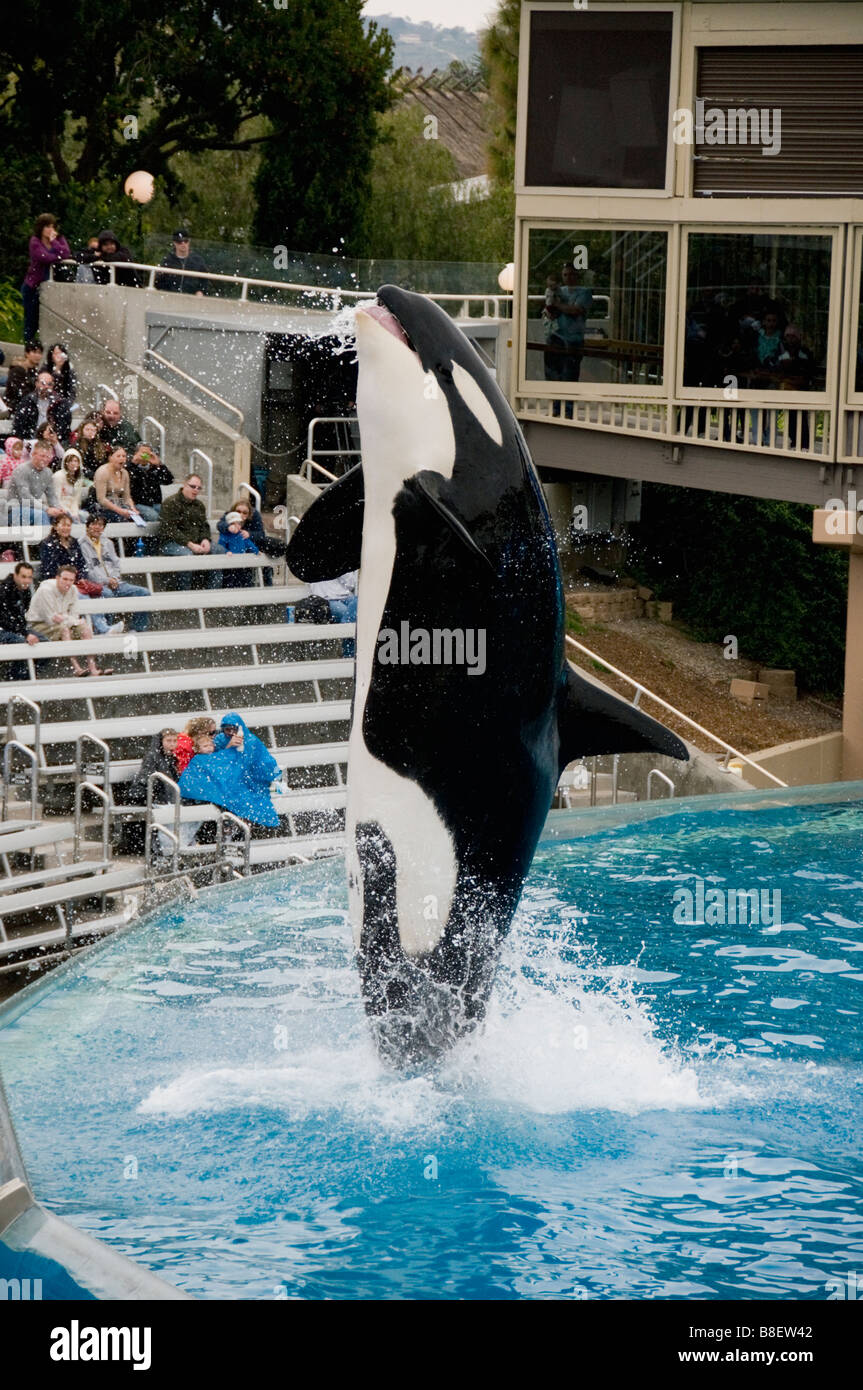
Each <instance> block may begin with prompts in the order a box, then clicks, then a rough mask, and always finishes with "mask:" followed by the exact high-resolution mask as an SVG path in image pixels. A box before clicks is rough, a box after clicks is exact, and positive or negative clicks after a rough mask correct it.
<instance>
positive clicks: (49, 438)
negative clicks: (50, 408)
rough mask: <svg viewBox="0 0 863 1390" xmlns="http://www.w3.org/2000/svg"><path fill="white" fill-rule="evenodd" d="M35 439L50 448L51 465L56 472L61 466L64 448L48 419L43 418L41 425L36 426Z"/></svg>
mask: <svg viewBox="0 0 863 1390" xmlns="http://www.w3.org/2000/svg"><path fill="white" fill-rule="evenodd" d="M36 439H37V441H41V443H43V444H47V445H48V447H49V449H50V450H51V467H52V468H53V470H54V472H55V473H56V472H57V469H58V468H60V467H61V466H62V463H63V455H64V453H65V450H64V448H63V445H62V444H61V443H60V439H59V437H58V434H57V431H56V430H55V428H54V426H53V425H52V424H51V421H50V420H45V421H44V422H43V423H42V424H41V425H37V426H36Z"/></svg>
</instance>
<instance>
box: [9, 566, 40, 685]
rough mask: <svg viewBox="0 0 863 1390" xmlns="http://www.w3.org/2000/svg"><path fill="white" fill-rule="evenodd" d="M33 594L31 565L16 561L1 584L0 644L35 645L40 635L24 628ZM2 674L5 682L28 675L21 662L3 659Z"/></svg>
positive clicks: (23, 663) (37, 643)
mask: <svg viewBox="0 0 863 1390" xmlns="http://www.w3.org/2000/svg"><path fill="white" fill-rule="evenodd" d="M32 597H33V566H32V565H28V564H27V562H26V560H19V561H18V564H17V565H16V566H15V569H14V570H13V571H12V573H11V574H7V576H6V578H5V579H4V580H3V582H2V584H0V646H6V645H11V644H12V643H16V644H17V643H19V642H20V643H22V644H26V645H27V646H28V647H38V645H39V642H40V640H41V639H40V638H39V637H37V636H36V633H35V632H30V630H29V629H28V627H27V609H28V608H29V607H30V600H31V599H32ZM2 665H3V675H4V678H5V679H6V680H8V681H26V680H27V679H28V677H29V675H30V672H29V671H28V669H27V663H26V662H24V661H4V662H3V663H2Z"/></svg>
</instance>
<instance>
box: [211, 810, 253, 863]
mask: <svg viewBox="0 0 863 1390" xmlns="http://www.w3.org/2000/svg"><path fill="white" fill-rule="evenodd" d="M226 820H228V821H232V822H233V824H234V825H238V826H239V827H240V829H241V830H242V832H243V878H248V876H249V873H250V871H251V854H252V832H251V829H250V827H249V824H248V821H244V820H241V819H240V817H239V816H235V815H234V813H233V811H226V810H224V809H222V810H221V814H220V816H219V830H218V837H219V838H218V853H219V857H220V858H221V859H222V860H224V858H225V821H226Z"/></svg>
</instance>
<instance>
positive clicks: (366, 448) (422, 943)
mask: <svg viewBox="0 0 863 1390" xmlns="http://www.w3.org/2000/svg"><path fill="white" fill-rule="evenodd" d="M358 319H359V316H358ZM363 328H365V329H366V331H367V332H369V333H370V336H371V335H374V337H375V340H376V342H375V345H376V346H377V347H378V349H379V350H380V351H383V352H384V353H387V352H388V351H389V349H390V347H391V348H392V354H393V362H392V373H393V374H394V373H395V372H396V371H397V374H398V377H399V378H400V379H399V380H398V382H394V381H393V380H392V375H391V374H390V373H387V376H389V380H388V381H387V389H388V391H390V392H393V391H395V392H397V393H398V399H399V401H400V403H401V405H402V407H403V410H404V418H405V424H406V425H407V424H410V426H411V427H412V428H411V434H412V435H413V438H412V439H411V440H410V444H409V446H407V441H406V439H405V438H404V436H403V435H401V434H400V432H398V431H395V430H393V428H392V421H391V420H389V421H388V422H387V423H386V425H385V426H383V427H382V428H380V429H377V428H376V427H375V426H376V410H375V400H374V397H373V396H372V390H380V386H379V384H378V383H379V380H380V377H379V375H378V376H376V377H375V378H373V380H372V382H371V383H370V384H371V388H372V389H371V390H370V389H368V387H367V379H364V372H363V370H362V366H361V369H360V374H359V385H358V393H357V407H358V409H357V413H358V415H359V417H360V421H361V431H362V448H363V472H364V475H365V478H366V488H365V517H364V522H363V545H362V561H361V566H360V582H359V588H358V605H357V643H356V646H357V657H356V685H355V691H354V716H353V724H352V726H351V736H350V744H349V751H348V806H347V824H346V830H347V868H348V891H349V895H350V909H351V921H352V923H353V931H354V944H355V945H356V947H357V949H359V947H360V941H361V935H362V925H363V875H362V871H361V866H360V859H359V853H358V849H357V834H356V832H357V826H358V825H362V824H365V823H372V824H375V825H378V826H380V828H381V830H382V832H383V833H384V835H385V836H386V837H387V839H388V840H389V842H390V844H391V845H392V848H393V853H394V855H395V864H396V904H397V912H398V925H399V939H400V941H401V946H402V950H403V951H404V953H405V955H407V956H418V955H423V954H425V953H426V952H428V951H431V950H433V949H434V947H435V946H436V945H437V943H438V942H439V941H440V938H441V936H442V934H443V931H444V928H445V926H446V922H447V917H448V916H449V911H450V908H451V906H452V901H453V895H454V893H455V885H456V879H457V876H458V864H457V863H456V856H455V847H454V845H453V840H452V836H451V834H450V832H449V830H448V828H447V827H446V825H445V824H444V823H443V821H442V820H441V818H440V816H439V815H438V812H437V809H436V807H435V805H434V802H433V801H432V800H431V799H430V798H429V797H428V796H427V795H426V794H425V792H424V791H423V789H422V788H421V787H420V786H419V785H418V784H417V783H416V782H413V781H411V780H410V779H409V778H407V777H403V776H401V774H400V773H398V772H394V771H393V770H392V769H391V768H389V767H387V766H386V765H385V764H384V763H382V762H380V761H379V760H378V759H377V758H375V757H373V756H372V754H371V753H370V752H369V750H368V748H367V747H366V742H365V739H364V737H363V716H364V714H365V708H366V701H367V699H368V695H369V688H370V686H371V681H372V676H373V674H374V663H375V661H376V660H377V652H378V641H377V639H378V633H379V632H380V629H381V626H382V622H383V615H384V608H385V606H386V601H387V595H388V593H389V590H390V584H391V582H392V575H393V566H394V564H395V558H396V531H395V520H394V518H393V514H392V510H393V504H394V502H395V498H396V495H397V494H398V492H399V491H400V489H401V488H402V486H403V484H404V482H405V480H406V479H407V478H410V477H412V476H413V474H414V473H415V472H418V471H419V470H421V469H422V468H424V467H426V466H427V463H431V462H432V461H433V463H434V467H435V468H436V469H437V471H439V472H443V475H444V476H445V477H451V476H452V469H453V466H454V463H455V438H454V435H453V430H452V421H451V419H450V414H449V410H448V409H447V408H446V406H445V404H444V402H443V401H438V400H435V399H429V398H427V396H426V394H425V385H426V377H425V374H424V373H423V370H422V367H421V366H420V363H419V360H418V358H417V357H416V356H415V354H413V353H407V352H405V351H404V349H403V348H402V347H401V346H400V344H398V343H397V342H396V341H395V340H394V339H390V338H389V335H388V334H386V333H384V332H383V330H382V329H381V328H379V327H378V325H377V324H371V323H370V324H369V325H368V326H366V325H360V323H359V322H358V331H360V332H362V331H363ZM386 340H388V341H386ZM361 361H362V359H361ZM385 379H386V377H385ZM406 446H407V447H406ZM424 446H425V447H424ZM426 454H427V455H428V457H427V458H425V457H424V455H426ZM442 457H448V458H449V460H450V463H449V471H448V472H447V470H446V468H443V469H442V468H441V459H442ZM400 617H404V618H406V619H410V617H411V615H410V614H409V613H405V614H403V615H400Z"/></svg>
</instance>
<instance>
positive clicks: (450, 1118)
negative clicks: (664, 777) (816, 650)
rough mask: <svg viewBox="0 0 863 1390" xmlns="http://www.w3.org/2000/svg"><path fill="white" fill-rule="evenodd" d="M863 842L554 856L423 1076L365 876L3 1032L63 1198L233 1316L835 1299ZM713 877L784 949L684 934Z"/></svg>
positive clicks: (754, 837)
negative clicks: (760, 902)
mask: <svg viewBox="0 0 863 1390" xmlns="http://www.w3.org/2000/svg"><path fill="white" fill-rule="evenodd" d="M708 830H709V831H710V832H711V833H710V834H707V833H706V832H707V831H708ZM861 831H863V811H861V807H860V805H859V804H850V805H843V806H841V807H836V806H819V807H812V806H807V807H806V808H801V809H797V808H794V807H788V806H783V807H768V808H767V809H766V810H760V811H757V812H755V811H751V812H739V811H737V810H735V809H729V810H728V811H726V812H717V811H715V810H712V811H710V812H699V811H697V810H695V811H692V810H689V809H687V810H685V811H684V810H683V809H681V812H680V813H679V814H674V815H671V816H665V817H663V818H662V820H661V821H655V822H647V823H645V824H642V825H636V826H621V827H618V828H617V829H616V830H612V831H605V832H603V833H602V834H601V835H594V836H590V837H587V838H583V839H574V840H570V841H561V842H559V843H557V844H555V845H553V846H543V847H541V849H540V851H539V853H538V854H537V857H536V860H535V862H534V867H533V871H532V873H531V877H530V879H529V881H528V884H527V886H526V889H525V894H524V897H523V901H522V905H521V908H520V910H519V912H518V914H517V917H516V920H515V923H514V925H513V930H512V933H511V934H510V937H509V938H508V940H507V942H506V943H505V946H504V950H503V953H502V958H501V962H500V968H499V971H498V977H497V981H496V984H495V989H494V993H493V997H492V1000H491V1004H490V1008H489V1013H488V1017H487V1020H486V1023H485V1025H484V1026H483V1028H482V1029H481V1030H479V1031H478V1032H477V1033H476V1034H475V1035H474V1036H472V1037H470V1038H467V1039H465V1040H463V1041H462V1042H461V1043H460V1044H459V1046H458V1047H457V1048H455V1049H454V1050H453V1051H452V1053H451V1054H449V1055H448V1056H447V1057H446V1058H444V1059H443V1060H442V1061H441V1063H440V1064H439V1065H438V1066H437V1067H436V1068H433V1069H430V1070H428V1071H425V1072H414V1073H406V1074H397V1073H393V1072H390V1071H388V1070H387V1069H386V1068H384V1067H383V1066H382V1065H381V1063H380V1061H379V1060H378V1058H377V1056H376V1054H375V1052H374V1049H373V1047H372V1045H371V1042H370V1039H369V1033H368V1029H367V1025H366V1020H365V1017H364V1014H363V1010H362V1004H361V1001H360V996H359V989H358V984H357V978H356V972H355V969H354V966H353V961H352V953H351V948H350V934H349V929H348V925H347V920H346V910H345V895H344V888H343V881H342V875H343V866H342V865H341V863H340V862H338V861H329V862H327V863H318V864H314V865H309V866H307V867H305V868H302V869H299V870H293V871H289V872H285V873H283V874H279V875H269V876H267V877H266V878H261V879H258V880H257V881H253V882H252V883H251V884H248V883H245V884H238V885H235V886H233V887H231V888H228V889H225V890H218V891H217V892H214V893H212V894H204V895H202V896H201V898H200V899H199V900H197V901H196V902H195V903H193V904H192V905H190V906H189V907H188V908H186V909H184V910H183V911H182V912H180V911H176V910H174V911H172V912H169V913H165V914H163V915H162V916H160V917H159V918H157V919H154V920H152V921H150V922H147V923H144V924H142V925H141V926H139V927H138V928H136V929H135V930H134V931H132V932H131V933H129V934H128V935H127V936H125V937H124V938H122V939H119V940H117V941H115V942H113V943H111V944H109V945H108V946H107V947H106V948H105V949H103V950H102V951H100V952H98V953H95V954H93V955H91V956H90V957H87V958H83V959H81V960H79V961H78V962H76V963H75V965H74V966H73V967H72V968H71V969H70V970H69V971H68V972H67V973H65V975H63V976H61V977H55V978H54V979H53V980H49V981H47V982H46V984H45V985H43V986H42V987H40V988H39V989H38V990H36V991H35V992H34V993H33V995H32V996H31V1001H30V1007H29V1008H27V1009H26V1010H25V1011H23V1012H22V1011H20V1006H19V1012H18V1013H17V1015H15V1014H13V1015H12V1016H11V1017H10V1020H9V1021H8V1022H7V1023H6V1026H5V1027H2V1028H0V1066H2V1069H3V1073H4V1076H5V1079H6V1082H7V1087H8V1090H9V1094H10V1103H11V1105H12V1109H13V1114H14V1117H15V1120H16V1124H17V1126H18V1130H19V1137H20V1139H21V1143H22V1147H23V1149H24V1154H25V1158H26V1160H27V1161H28V1164H29V1166H30V1170H31V1177H32V1178H33V1181H34V1183H35V1186H36V1189H37V1191H38V1192H39V1193H40V1195H41V1196H42V1197H43V1199H45V1200H47V1201H48V1203H49V1204H50V1205H51V1206H53V1207H54V1208H55V1209H56V1210H58V1211H59V1212H60V1213H61V1214H63V1215H66V1216H67V1217H68V1218H69V1219H70V1220H72V1221H73V1222H74V1223H75V1224H76V1225H78V1226H80V1227H81V1228H82V1229H85V1230H87V1231H89V1232H90V1233H92V1234H95V1235H97V1236H100V1237H101V1238H103V1239H105V1240H107V1241H109V1242H110V1243H111V1244H112V1245H114V1246H115V1247H116V1248H118V1249H121V1250H123V1251H124V1252H126V1253H128V1254H131V1255H132V1256H133V1257H135V1258H137V1259H140V1260H142V1261H143V1262H144V1263H145V1264H147V1265H148V1266H149V1267H150V1268H152V1269H154V1270H156V1271H158V1272H161V1273H162V1274H163V1275H164V1276H165V1277H166V1278H168V1279H169V1280H171V1281H173V1282H176V1283H178V1284H180V1285H181V1286H182V1287H183V1288H185V1289H187V1290H188V1291H189V1292H190V1293H193V1294H197V1295H199V1296H203V1297H217V1298H218V1297H223V1298H231V1297H243V1298H249V1297H256V1298H272V1297H276V1296H284V1294H285V1291H287V1293H288V1294H289V1295H292V1296H309V1297H392V1296H403V1295H404V1294H409V1295H411V1296H416V1297H435V1298H436V1297H466V1298H472V1297H504V1298H507V1297H522V1296H567V1295H568V1296H572V1295H573V1294H576V1295H578V1294H583V1295H585V1296H590V1297H618V1298H619V1297H645V1296H661V1297H680V1296H687V1297H706V1298H717V1297H731V1298H753V1297H760V1298H764V1297H779V1298H788V1297H796V1298H807V1297H819V1298H823V1297H825V1296H826V1295H825V1281H826V1280H827V1279H828V1278H830V1277H833V1276H835V1275H837V1274H839V1275H842V1273H843V1272H844V1271H845V1270H850V1269H859V1268H860V1261H861V1259H863V1240H861V1230H863V1221H861V1216H863V1165H861V1161H860V1158H859V1125H860V1119H861V1098H863V1084H861V1083H863V1068H861V1054H863V1030H861V1023H860V1018H861V1015H860V1011H859V987H860V981H861V980H863V973H861V971H860V969H859V961H860V954H859V953H860V951H861V950H863V935H861V933H863V883H861V881H860V876H859V848H858V847H859V844H860V837H861ZM694 874H699V875H701V876H703V877H705V878H707V877H708V876H709V880H710V882H711V883H712V884H713V883H717V884H718V883H723V884H724V883H727V884H729V885H731V886H735V887H759V886H761V885H769V886H770V887H771V888H779V889H780V890H781V892H782V918H783V920H782V922H781V923H780V925H779V930H778V932H777V931H776V930H775V929H774V927H773V926H772V925H771V926H770V927H763V928H759V927H758V926H737V925H735V926H734V927H717V928H707V927H705V925H704V924H703V922H695V923H693V924H691V925H686V924H680V923H678V922H675V921H674V919H673V910H672V893H673V890H674V888H675V887H676V886H678V885H679V884H680V883H686V882H690V881H691V880H692V877H693V875H694ZM792 943H793V944H792ZM25 1002H26V1001H25ZM70 1077H74V1091H73V1099H74V1104H73V1105H70V1104H69V1099H70V1096H69V1090H70V1083H69V1078H70ZM58 1154H62V1155H63V1159H62V1162H58V1159H57V1156H58ZM132 1159H133V1160H134V1163H131V1164H130V1160H132ZM130 1167H131V1168H132V1169H134V1172H135V1174H136V1176H135V1177H134V1178H127V1177H126V1176H125V1174H126V1171H127V1169H129V1168H130Z"/></svg>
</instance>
